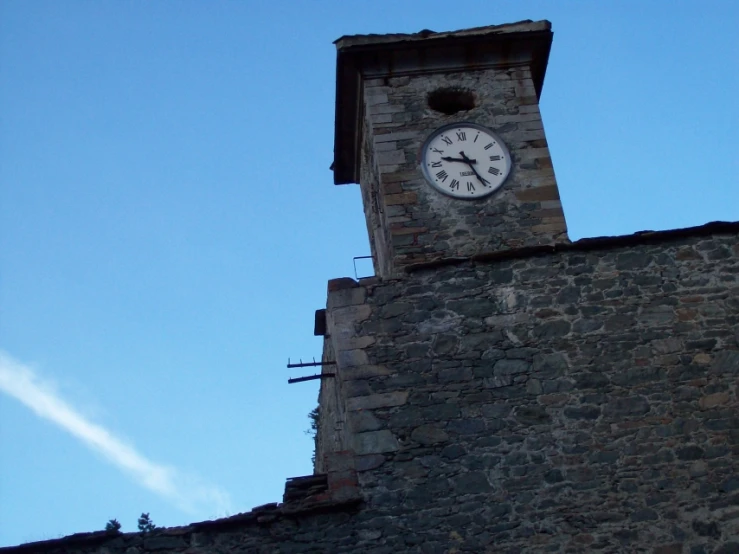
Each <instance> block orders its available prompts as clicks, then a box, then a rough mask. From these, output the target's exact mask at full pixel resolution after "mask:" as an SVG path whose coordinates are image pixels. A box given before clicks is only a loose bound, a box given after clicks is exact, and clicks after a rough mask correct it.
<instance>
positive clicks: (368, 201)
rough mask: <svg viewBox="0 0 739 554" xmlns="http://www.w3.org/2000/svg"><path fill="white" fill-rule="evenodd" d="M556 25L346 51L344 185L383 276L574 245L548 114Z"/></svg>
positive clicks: (430, 35) (359, 44)
mask: <svg viewBox="0 0 739 554" xmlns="http://www.w3.org/2000/svg"><path fill="white" fill-rule="evenodd" d="M551 41H552V31H551V26H550V23H549V22H548V21H539V22H532V21H523V22H519V23H514V24H509V25H497V26H491V27H480V28H476V29H469V30H465V31H459V32H450V33H434V32H431V31H422V32H420V33H416V34H410V35H408V34H397V35H381V36H380V35H362V36H345V37H342V38H340V39H339V40H338V41H336V45H337V49H338V61H337V101H336V142H335V147H334V151H335V152H334V156H335V157H334V165H333V169H334V182H335V183H336V184H346V183H359V184H360V186H361V189H362V199H363V203H364V210H365V216H366V221H367V228H368V232H369V236H370V244H371V248H372V257H373V260H374V264H375V273H376V275H378V276H380V277H391V276H397V275H400V274H402V272H403V270H404V269H405V268H408V267H409V266H417V264H426V263H429V262H431V263H438V262H440V261H442V260H444V259H455V258H467V257H474V256H479V255H485V254H491V253H496V252H502V251H505V250H509V249H516V248H521V247H527V246H539V245H546V244H555V243H559V242H568V239H567V228H566V225H565V219H564V214H563V212H562V206H561V204H560V200H559V193H558V190H557V183H556V180H555V177H554V170H553V169H552V161H551V158H550V155H549V149H548V148H547V140H546V137H545V134H544V127H543V124H542V120H541V114H540V112H539V96H540V94H541V89H542V84H543V82H544V74H545V71H546V65H547V60H548V57H549V49H550V45H551Z"/></svg>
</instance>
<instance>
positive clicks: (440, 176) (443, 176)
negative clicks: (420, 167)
mask: <svg viewBox="0 0 739 554" xmlns="http://www.w3.org/2000/svg"><path fill="white" fill-rule="evenodd" d="M447 177H449V174H448V173H447V172H446V171H444V170H443V169H442V170H441V171H439V173H437V174H436V178H437V179H441V182H442V183H443V182H444V181H446V178H447Z"/></svg>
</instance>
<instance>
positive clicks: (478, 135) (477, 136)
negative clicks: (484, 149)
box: [472, 133, 480, 142]
mask: <svg viewBox="0 0 739 554" xmlns="http://www.w3.org/2000/svg"><path fill="white" fill-rule="evenodd" d="M478 138H480V133H477V134H476V135H475V140H473V141H472V142H477V139H478Z"/></svg>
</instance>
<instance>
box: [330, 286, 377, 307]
mask: <svg viewBox="0 0 739 554" xmlns="http://www.w3.org/2000/svg"><path fill="white" fill-rule="evenodd" d="M366 296H367V290H366V289H365V288H364V287H352V288H345V289H340V290H336V291H332V292H330V293H329V295H328V300H327V303H326V307H327V308H328V309H329V310H331V309H334V308H343V307H346V306H354V305H356V304H363V303H364V301H365V298H366Z"/></svg>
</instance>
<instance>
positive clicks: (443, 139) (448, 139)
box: [441, 137, 452, 145]
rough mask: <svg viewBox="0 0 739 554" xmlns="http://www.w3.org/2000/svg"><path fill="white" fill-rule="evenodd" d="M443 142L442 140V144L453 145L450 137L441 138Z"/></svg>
mask: <svg viewBox="0 0 739 554" xmlns="http://www.w3.org/2000/svg"><path fill="white" fill-rule="evenodd" d="M441 140H442V142H444V143H446V144H449V145H451V144H452V139H450V138H449V137H441Z"/></svg>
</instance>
